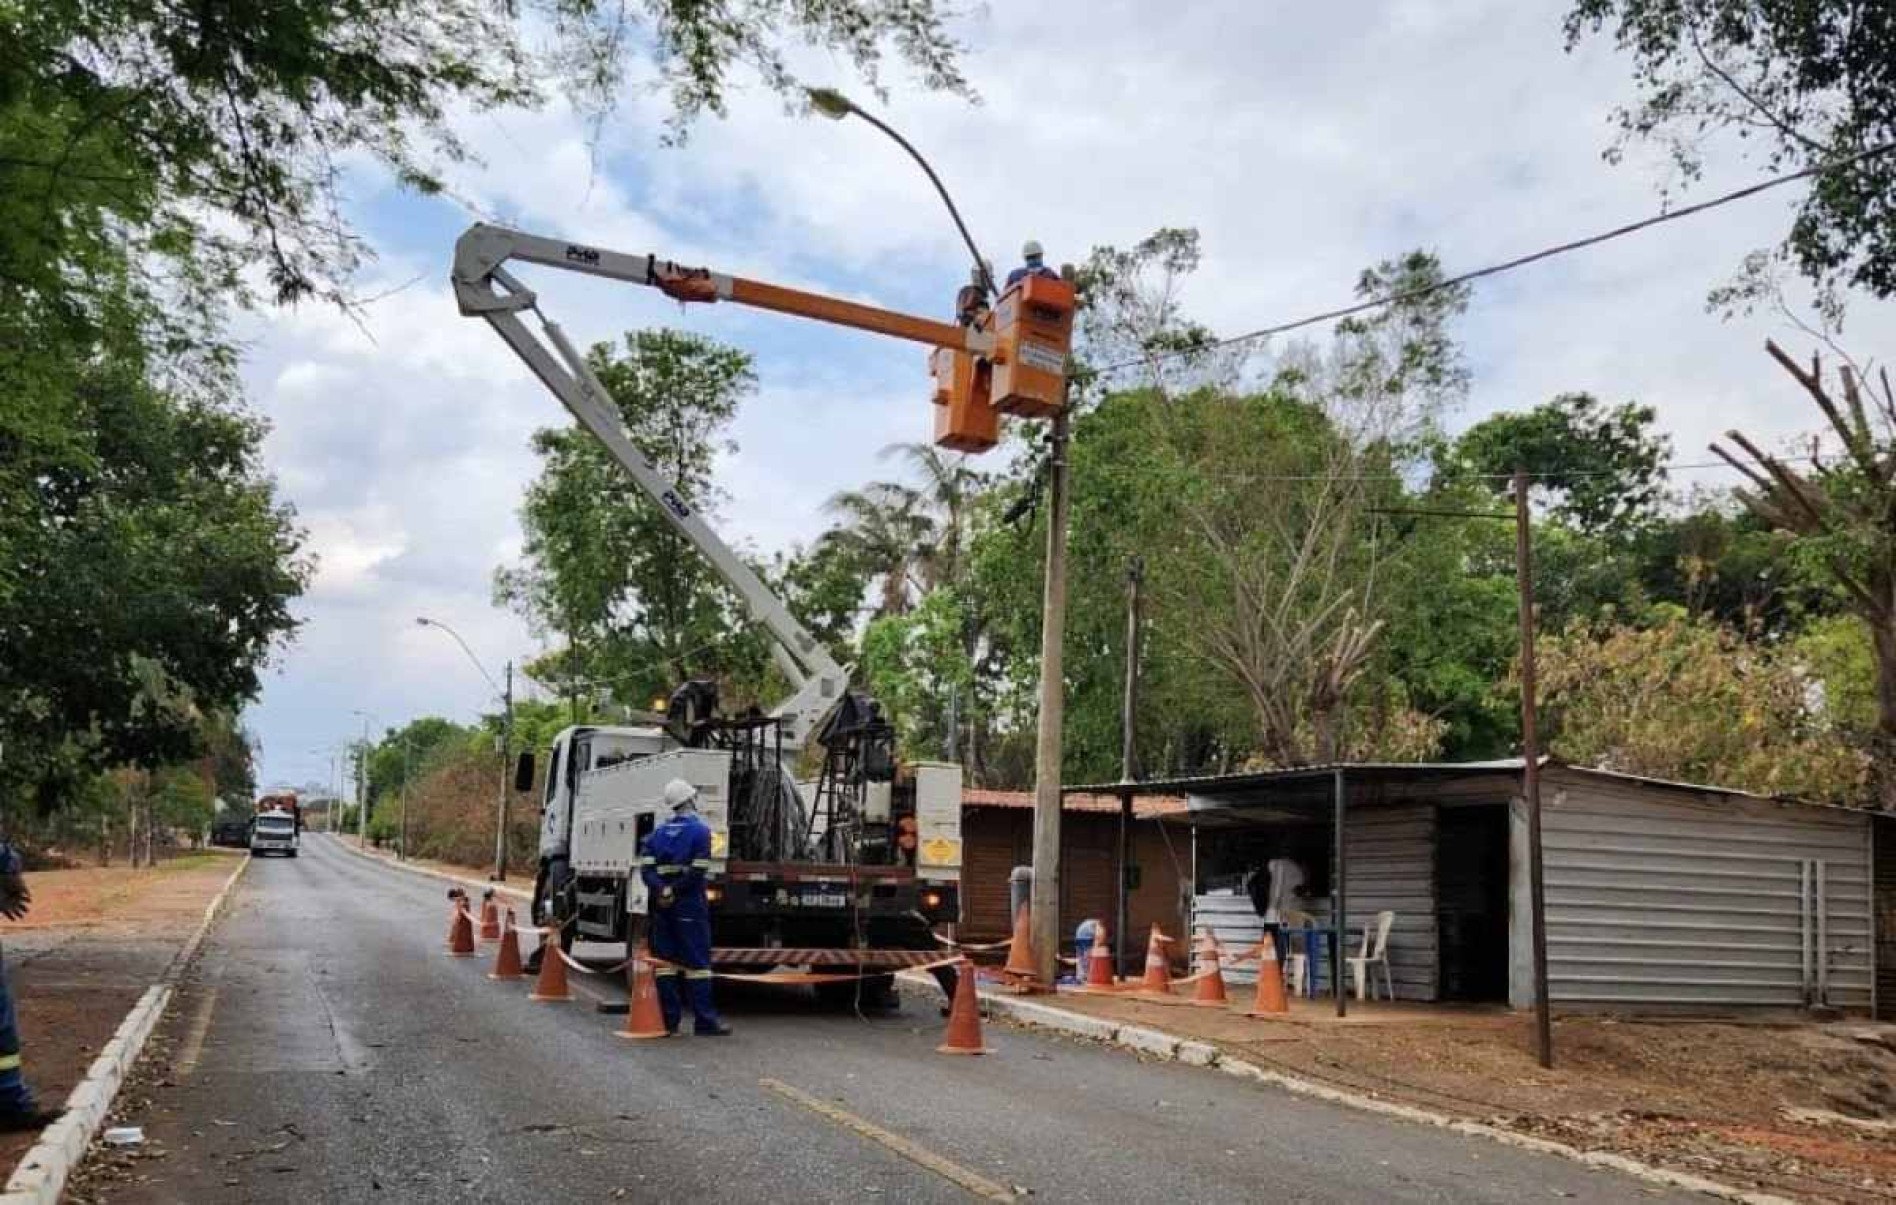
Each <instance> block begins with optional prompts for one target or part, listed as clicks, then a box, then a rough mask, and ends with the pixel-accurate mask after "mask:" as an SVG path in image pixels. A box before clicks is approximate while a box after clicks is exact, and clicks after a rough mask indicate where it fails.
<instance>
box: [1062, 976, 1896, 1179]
mask: <svg viewBox="0 0 1896 1205" xmlns="http://www.w3.org/2000/svg"><path fill="white" fill-rule="evenodd" d="M1232 994H1233V995H1234V996H1237V995H1239V994H1240V993H1238V992H1237V991H1235V990H1234V991H1233V993H1232ZM1244 994H1245V995H1246V996H1247V999H1246V1004H1248V1003H1249V1001H1248V989H1246V991H1245V993H1244ZM1054 1003H1057V1004H1058V1005H1059V1006H1060V1007H1062V1008H1071V1009H1073V1010H1074V1011H1076V1012H1085V1013H1090V1014H1094V1015H1099V1016H1108V1017H1111V1018H1113V1019H1115V1020H1120V1021H1126V1022H1131V1023H1137V1024H1145V1025H1150V1026H1152V1027H1153V1028H1156V1029H1163V1030H1166V1031H1168V1032H1171V1033H1177V1034H1183V1035H1186V1036H1189V1037H1194V1038H1198V1039H1200V1040H1203V1041H1209V1042H1212V1043H1214V1044H1215V1045H1217V1046H1218V1047H1219V1048H1221V1049H1222V1050H1224V1051H1226V1052H1228V1053H1229V1054H1231V1055H1233V1056H1234V1057H1238V1058H1243V1059H1246V1060H1249V1061H1250V1062H1253V1063H1256V1064H1258V1065H1259V1066H1263V1067H1267V1068H1271V1069H1274V1070H1279V1071H1283V1072H1286V1073H1290V1074H1295V1075H1298V1076H1301V1077H1303V1078H1306V1079H1314V1080H1319V1081H1322V1082H1325V1083H1329V1084H1332V1085H1335V1086H1338V1087H1344V1088H1348V1089H1351V1090H1353V1091H1356V1092H1360V1093H1364V1094H1366V1095H1371V1096H1376V1097H1381V1098H1383V1099H1388V1100H1396V1101H1401V1102H1403V1103H1407V1104H1412V1105H1416V1106H1419V1107H1422V1108H1427V1109H1431V1110H1434V1111H1436V1112H1440V1113H1448V1114H1452V1115H1455V1116H1459V1117H1466V1118H1471V1119H1475V1120H1480V1121H1485V1122H1488V1123H1490V1124H1494V1125H1497V1126H1501V1127H1505V1128H1508V1129H1513V1130H1518V1131H1521V1132H1524V1133H1530V1134H1535V1135H1539V1136H1542V1137H1547V1138H1552V1139H1556V1140H1559V1141H1562V1142H1567V1143H1570V1144H1572V1145H1575V1146H1580V1147H1583V1148H1588V1149H1602V1150H1612V1151H1618V1152H1621V1153H1623V1154H1627V1155H1630V1156H1633V1157H1635V1158H1638V1159H1642V1160H1644V1161H1646V1162H1650V1163H1656V1164H1662V1165H1666V1166H1671V1167H1676V1168H1679V1169H1680V1170H1684V1171H1690V1172H1694V1173H1697V1174H1700V1175H1705V1176H1710V1177H1711V1178H1713V1179H1717V1180H1722V1181H1724V1182H1726V1183H1730V1184H1737V1185H1743V1186H1751V1187H1757V1188H1761V1189H1764V1190H1767V1191H1771V1192H1776V1193H1780V1194H1783V1195H1786V1196H1794V1197H1797V1198H1799V1199H1804V1200H1834V1201H1850V1202H1856V1201H1889V1200H1892V1199H1896V1026H1891V1025H1879V1024H1872V1023H1870V1022H1866V1021H1845V1022H1831V1023H1818V1022H1811V1021H1801V1020H1784V1021H1775V1022H1750V1021H1743V1020H1731V1021H1711V1020H1687V1019H1676V1020H1675V1019H1643V1020H1642V1019H1632V1018H1622V1017H1610V1016H1573V1017H1556V1018H1555V1023H1554V1055H1555V1058H1554V1064H1555V1065H1554V1069H1553V1070H1551V1071H1543V1070H1542V1069H1541V1068H1540V1067H1539V1066H1538V1065H1537V1064H1536V1063H1535V1060H1534V1055H1533V1049H1534V1047H1533V1022H1532V1017H1531V1015H1529V1014H1518V1013H1513V1012H1509V1011H1505V1010H1479V1011H1475V1010H1467V1011H1464V1010H1456V1009H1449V1008H1441V1009H1437V1008H1425V1007H1418V1006H1395V1007H1391V1006H1388V1005H1384V1006H1381V1007H1380V1008H1379V1007H1378V1006H1376V1005H1374V1004H1371V1005H1369V1006H1368V1007H1363V1006H1359V1005H1358V1004H1357V1003H1356V1002H1355V1001H1352V1002H1351V1011H1352V1013H1353V1014H1354V1016H1353V1018H1352V1020H1350V1021H1345V1022H1338V1021H1336V1020H1334V1019H1333V1018H1332V1017H1331V1016H1330V1015H1329V1014H1330V1010H1331V1005H1330V1003H1329V1002H1328V1001H1321V1002H1306V1001H1297V1002H1296V1011H1295V1012H1294V1013H1293V1014H1292V1017H1291V1018H1290V1019H1287V1020H1280V1019H1275V1018H1273V1019H1270V1020H1256V1019H1251V1018H1246V1017H1244V1016H1242V1015H1241V1014H1240V1013H1239V1012H1238V1011H1237V1007H1236V1006H1234V1007H1232V1008H1230V1009H1210V1008H1194V1007H1191V1006H1189V1005H1187V1004H1185V1003H1184V1002H1183V997H1182V996H1181V997H1180V1002H1179V1003H1176V1004H1172V1003H1166V1002H1161V1001H1152V1002H1148V1001H1140V1000H1134V999H1130V998H1121V997H1103V996H1085V995H1072V994H1062V995H1061V996H1060V997H1059V999H1058V1000H1057V1001H1054Z"/></svg>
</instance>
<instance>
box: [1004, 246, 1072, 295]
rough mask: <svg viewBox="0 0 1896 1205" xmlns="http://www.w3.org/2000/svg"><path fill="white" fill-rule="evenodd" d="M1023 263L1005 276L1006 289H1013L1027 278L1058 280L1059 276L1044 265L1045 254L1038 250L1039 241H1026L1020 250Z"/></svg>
mask: <svg viewBox="0 0 1896 1205" xmlns="http://www.w3.org/2000/svg"><path fill="white" fill-rule="evenodd" d="M1020 258H1021V260H1022V261H1023V262H1022V263H1021V265H1020V267H1018V268H1015V269H1014V270H1013V271H1012V272H1009V273H1008V274H1007V287H1008V288H1010V289H1011V288H1013V287H1014V286H1015V285H1016V284H1018V283H1019V282H1020V281H1022V280H1024V279H1026V278H1027V277H1029V276H1045V277H1047V278H1048V279H1050V280H1058V279H1060V274H1059V273H1058V272H1055V271H1054V270H1053V269H1052V268H1049V267H1048V266H1047V264H1046V253H1045V252H1044V251H1042V250H1041V248H1040V240H1039V239H1031V238H1030V239H1028V240H1027V242H1026V243H1025V244H1023V245H1022V247H1021V249H1020Z"/></svg>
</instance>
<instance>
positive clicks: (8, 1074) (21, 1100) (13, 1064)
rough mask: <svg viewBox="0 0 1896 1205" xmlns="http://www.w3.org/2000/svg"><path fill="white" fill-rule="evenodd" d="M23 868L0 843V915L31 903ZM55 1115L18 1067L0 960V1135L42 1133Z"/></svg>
mask: <svg viewBox="0 0 1896 1205" xmlns="http://www.w3.org/2000/svg"><path fill="white" fill-rule="evenodd" d="M25 869H26V868H25V865H24V864H23V863H22V862H21V860H20V855H19V852H18V851H17V850H15V849H14V848H13V844H12V842H10V841H0V916H4V917H6V918H7V919H8V920H19V919H20V918H22V917H24V916H25V915H26V910H27V908H28V907H29V906H30V905H31V904H32V902H33V894H32V892H30V891H28V890H27V889H26V876H25V874H24V871H25ZM58 1117H59V1114H58V1113H57V1112H56V1111H54V1110H51V1109H42V1108H40V1107H39V1103H38V1102H37V1101H35V1100H34V1099H33V1090H32V1089H31V1088H29V1087H27V1086H26V1073H25V1072H24V1071H23V1070H22V1069H21V1066H20V1025H19V1021H18V1019H17V1018H16V1017H15V1016H14V1013H13V988H12V985H11V984H9V983H8V982H7V969H6V962H5V960H4V958H0V1133H7V1134H17V1133H20V1132H22V1131H32V1130H43V1129H45V1128H46V1127H47V1126H49V1125H51V1124H52V1123H53V1122H54V1121H55V1120H56V1119H57V1118H58Z"/></svg>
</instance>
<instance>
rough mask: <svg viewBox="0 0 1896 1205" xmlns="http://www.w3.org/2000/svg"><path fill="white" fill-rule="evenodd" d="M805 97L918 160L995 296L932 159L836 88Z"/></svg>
mask: <svg viewBox="0 0 1896 1205" xmlns="http://www.w3.org/2000/svg"><path fill="white" fill-rule="evenodd" d="M803 94H804V95H805V96H806V97H808V98H809V101H810V108H812V109H814V110H816V111H817V112H818V113H821V114H822V115H823V116H825V117H827V118H829V119H830V120H831V121H842V120H843V119H844V118H846V117H860V118H861V119H862V120H864V121H866V122H868V123H869V124H870V125H872V126H874V127H875V128H876V129H878V130H881V131H882V132H883V133H884V134H886V135H887V136H888V137H889V138H890V140H892V141H893V142H894V143H895V144H896V145H897V146H899V147H901V148H902V149H903V150H905V151H907V152H908V155H909V158H911V159H913V160H915V162H916V164H917V165H919V166H920V167H921V169H922V171H924V172H926V173H927V174H928V180H929V183H931V184H933V185H934V186H935V191H936V192H937V193H939V194H940V195H941V203H942V204H943V205H946V206H947V207H948V216H949V217H951V218H953V219H954V221H955V229H956V230H959V231H960V232H961V241H962V242H963V243H964V244H966V245H967V248H968V254H969V255H971V256H973V257H974V272H975V279H977V280H978V281H980V282H981V288H982V289H983V291H984V293H985V295H986V296H989V297H992V296H993V295H994V293H995V288H994V274H993V272H992V271H991V270H990V269H989V268H988V261H987V257H985V256H983V255H982V254H981V249H980V248H979V247H977V246H975V245H974V236H973V235H972V234H969V233H968V224H967V223H966V222H964V221H962V220H961V211H960V210H959V209H957V208H955V202H954V198H953V197H950V196H949V195H948V187H947V185H945V184H943V183H942V182H941V177H940V176H938V175H936V174H935V169H934V168H933V167H931V166H929V163H928V160H926V159H924V158H922V153H921V152H920V151H918V150H916V149H915V146H914V144H913V143H911V142H910V141H909V140H908V139H906V138H904V137H902V135H901V134H899V133H897V132H896V130H895V127H894V126H891V125H890V124H889V123H888V122H886V121H883V120H882V119H881V118H880V117H877V116H876V115H875V114H873V113H871V112H869V111H868V110H867V109H864V108H863V107H862V106H861V105H859V104H857V103H856V102H855V101H853V100H851V99H849V98H848V97H847V96H844V95H843V94H842V93H841V92H838V91H837V90H836V89H834V88H805V89H804V90H803Z"/></svg>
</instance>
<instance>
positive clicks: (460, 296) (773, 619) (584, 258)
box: [454, 223, 849, 748]
mask: <svg viewBox="0 0 1896 1205" xmlns="http://www.w3.org/2000/svg"><path fill="white" fill-rule="evenodd" d="M508 260H521V261H524V262H526V263H533V264H540V265H543V266H545V267H550V268H561V269H565V270H567V271H571V272H582V273H585V274H586V275H588V276H603V277H606V278H607V279H609V280H620V281H626V282H629V283H633V284H641V285H645V284H650V283H652V281H653V279H654V277H653V269H654V265H655V264H656V263H657V260H656V258H655V257H653V256H650V255H625V254H622V253H620V252H617V251H605V250H601V249H598V248H594V247H585V246H581V245H579V244H576V243H568V242H563V241H561V240H559V239H550V238H542V237H540V236H537V235H531V234H522V233H520V232H519V231H515V230H508V229H506V228H505V227H501V226H490V225H487V224H485V223H482V224H477V225H475V226H473V227H471V228H469V229H468V231H467V232H466V233H465V234H463V235H462V236H461V237H460V240H459V241H458V242H456V243H455V245H454V297H455V301H456V302H457V303H458V304H459V306H460V308H461V313H463V314H465V315H468V316H470V317H479V318H485V319H486V320H487V324H488V325H489V326H491V327H493V328H494V330H495V331H496V332H498V333H499V335H500V337H501V338H502V339H504V340H506V342H507V346H509V347H511V348H513V350H514V354H515V355H518V356H519V357H520V358H521V359H522V360H523V361H525V362H526V365H527V367H528V368H530V369H532V370H533V375H535V376H537V377H539V378H540V380H541V381H542V382H543V383H544V384H545V385H546V387H547V388H548V389H551V390H552V391H553V396H555V397H557V398H558V399H559V400H560V404H561V405H563V406H565V407H566V409H567V410H568V411H570V412H571V413H572V415H573V417H574V418H576V419H578V420H579V422H580V425H581V426H583V427H585V428H586V429H587V430H588V431H590V432H592V434H593V437H594V438H595V439H597V440H598V441H599V442H600V443H601V444H603V445H604V446H605V449H606V451H607V452H609V453H610V454H611V455H612V458H613V459H614V460H616V461H618V462H619V464H620V466H621V467H622V468H624V469H625V471H626V472H627V474H629V475H630V476H631V478H632V480H633V481H635V482H637V483H638V486H639V488H640V489H642V490H644V491H645V492H646V494H647V495H649V496H650V497H651V499H652V501H653V502H654V503H656V504H657V506H658V509H659V513H660V514H662V515H664V516H665V518H666V520H667V521H669V522H670V523H671V525H672V526H673V527H675V528H677V530H678V532H679V534H680V535H682V536H684V537H685V539H687V540H689V541H691V545H692V547H694V548H696V549H697V550H698V552H699V553H700V554H701V555H702V556H703V557H704V559H705V560H707V561H709V562H710V563H711V568H712V569H713V570H714V571H715V572H716V573H717V575H718V576H719V577H721V578H723V579H724V582H725V584H726V585H728V586H730V588H731V589H732V590H735V591H736V592H737V595H738V597H739V598H741V599H743V600H744V605H745V606H746V607H747V608H749V610H750V613H751V615H752V617H753V618H755V619H756V621H757V622H758V623H760V624H761V625H763V627H764V628H765V629H767V630H768V631H769V633H770V636H771V648H770V651H771V655H772V657H773V658H774V659H775V660H776V663H777V666H778V668H780V669H781V670H783V672H784V676H785V677H787V678H789V679H790V682H791V685H792V686H794V687H795V693H793V694H792V695H791V696H790V697H789V698H788V699H786V700H784V701H783V702H782V703H779V704H778V705H777V706H776V708H774V709H773V710H772V712H771V714H772V715H774V716H780V717H782V718H783V720H784V721H785V725H784V744H785V745H786V746H788V747H791V748H801V747H803V746H804V745H805V744H806V743H807V742H808V741H809V740H810V739H811V738H812V737H813V736H814V734H815V732H816V730H817V727H818V726H819V725H820V724H821V723H822V722H823V719H824V718H825V717H826V716H827V715H828V714H829V712H830V709H831V708H833V707H835V706H836V703H837V701H838V700H839V699H841V698H842V697H843V692H844V691H845V690H846V689H847V688H848V686H849V672H848V671H847V670H845V669H844V668H843V667H842V666H840V665H838V664H837V663H836V660H835V658H833V657H831V656H830V655H829V650H828V649H826V648H825V647H824V646H823V643H822V642H821V641H819V640H818V639H817V638H816V637H814V636H812V635H811V634H810V633H809V631H808V630H807V629H806V628H805V627H804V626H803V625H802V624H801V623H799V622H798V621H797V618H796V617H795V616H794V615H792V614H790V611H789V609H788V608H786V607H785V606H784V605H783V603H782V602H781V601H779V600H778V598H777V596H776V595H774V594H772V593H771V592H770V590H769V589H768V588H766V587H765V585H764V583H763V582H762V581H761V580H759V578H758V576H757V575H756V574H755V573H753V572H752V571H751V568H750V566H749V565H746V564H745V563H744V562H743V561H742V560H741V559H739V557H738V556H737V554H736V553H734V552H732V551H731V549H730V547H729V546H728V545H726V544H725V542H724V541H723V540H721V539H719V538H718V535H717V533H716V532H714V531H712V530H711V528H710V527H709V526H707V525H706V524H705V522H704V520H703V519H702V518H700V517H699V515H698V513H697V512H696V511H695V510H693V509H692V508H691V507H690V506H689V505H688V504H687V503H686V502H685V500H684V499H683V498H682V497H681V496H680V495H679V493H678V489H677V487H676V486H675V485H674V484H673V483H671V482H669V481H667V480H666V479H665V477H664V476H663V475H662V474H661V473H659V471H658V470H657V469H655V468H653V467H652V464H651V462H650V461H648V460H646V459H645V457H644V456H643V455H642V454H641V453H640V452H639V450H638V448H637V447H636V446H634V444H633V443H632V441H631V440H630V439H628V438H627V437H626V434H625V429H624V427H623V426H622V425H621V423H620V420H619V415H618V411H617V410H616V409H615V408H614V407H613V405H612V403H611V399H610V398H609V397H608V396H607V394H606V391H605V388H604V387H603V386H602V385H601V384H600V383H599V380H598V378H597V377H595V376H594V375H593V372H592V370H591V369H590V368H589V367H587V365H586V360H585V357H583V356H581V355H580V354H579V352H578V351H577V350H576V349H575V348H574V347H573V345H572V343H571V342H569V341H568V340H567V338H566V335H565V334H564V333H563V332H562V331H561V330H560V328H559V326H558V325H557V324H555V323H554V322H552V321H550V320H548V318H547V317H546V315H544V314H542V313H540V310H539V307H538V305H537V304H536V299H535V297H534V294H533V292H532V290H530V289H528V288H527V287H526V286H524V285H522V284H521V283H520V282H519V280H517V279H516V278H515V277H514V276H513V275H512V274H511V273H509V272H508V271H507V270H506V267H505V264H506V263H507V261H508ZM526 310H531V311H532V312H533V314H534V316H535V317H536V318H538V319H539V320H540V326H541V329H542V330H543V331H544V332H545V335H546V338H545V340H544V341H543V340H541V339H540V338H538V337H536V336H535V335H534V333H533V331H532V330H530V329H529V328H528V326H527V324H526V323H525V322H523V321H521V317H520V315H521V312H522V311H526ZM549 345H550V346H549Z"/></svg>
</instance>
